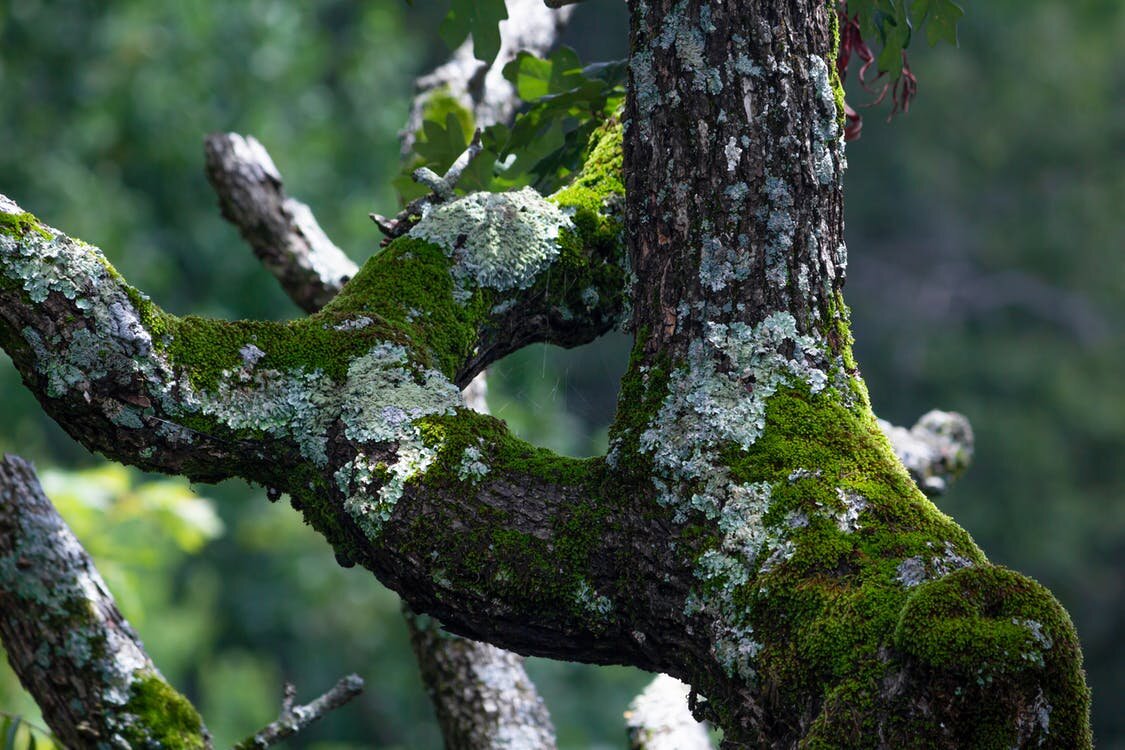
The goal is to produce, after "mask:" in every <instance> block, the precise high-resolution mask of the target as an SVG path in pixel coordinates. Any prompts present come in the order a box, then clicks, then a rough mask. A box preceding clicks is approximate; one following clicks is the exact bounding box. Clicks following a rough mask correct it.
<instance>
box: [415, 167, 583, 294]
mask: <svg viewBox="0 0 1125 750" xmlns="http://www.w3.org/2000/svg"><path fill="white" fill-rule="evenodd" d="M561 229H568V230H571V231H573V230H574V224H573V222H572V221H571V220H570V218H569V217H568V216H567V215H566V214H565V213H563V211H562V210H561V209H560V208H559V207H558V206H556V205H554V204H553V203H551V202H549V201H547V200H546V199H544V198H543V197H542V196H541V195H539V193H537V192H536V191H535V190H533V189H531V188H523V189H522V190H516V191H513V192H509V193H472V194H471V195H467V196H465V197H464V198H461V199H459V200H455V201H452V202H450V203H445V204H441V205H438V206H434V207H433V208H431V209H429V210H428V211H427V212H426V213H425V215H424V216H423V217H422V220H421V221H420V222H418V224H417V225H415V226H414V228H413V229H411V230H410V235H411V236H412V237H417V238H420V239H424V240H426V241H428V242H432V243H434V244H435V245H438V246H439V247H441V248H442V250H443V251H444V252H445V253H446V255H447V256H449V257H450V258H452V259H453V261H454V263H453V265H452V267H451V270H450V272H451V273H452V274H453V278H454V280H455V282H456V289H455V291H454V296H455V297H456V298H457V299H458V300H459V301H462V302H464V301H467V299H468V298H469V295H471V294H472V290H473V289H474V288H485V289H495V290H497V291H510V290H514V289H526V288H528V287H529V286H531V284H532V282H533V281H534V280H535V277H536V276H538V275H539V273H540V272H542V271H543V270H545V269H546V268H547V266H549V265H550V264H551V262H552V261H554V260H555V258H557V257H558V255H559V242H558V239H559V230H561Z"/></svg>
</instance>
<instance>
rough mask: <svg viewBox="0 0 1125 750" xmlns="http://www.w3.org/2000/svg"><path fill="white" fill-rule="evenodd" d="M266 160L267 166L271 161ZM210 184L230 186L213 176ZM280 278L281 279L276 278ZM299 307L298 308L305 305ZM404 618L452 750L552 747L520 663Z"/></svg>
mask: <svg viewBox="0 0 1125 750" xmlns="http://www.w3.org/2000/svg"><path fill="white" fill-rule="evenodd" d="M251 140H252V139H251ZM263 153H264V150H263ZM264 158H265V159H267V160H268V155H267V156H265V157H264ZM224 168H225V162H224V163H221V164H214V165H212V166H211V169H212V170H215V169H224ZM212 179H213V180H215V181H216V182H218V183H221V182H225V179H218V180H216V178H215V177H214V176H213V177H212ZM283 277H284V274H282V275H280V276H279V278H283ZM285 288H286V291H287V292H288V293H289V294H290V295H291V296H293V295H294V294H301V293H302V290H301V289H299V288H295V287H293V286H287V287H285ZM326 291H330V287H326ZM332 296H335V295H334V294H333V295H332ZM294 301H295V302H297V303H298V304H301V300H300V299H294ZM323 302H325V303H326V302H328V299H324V300H323ZM302 306H304V307H305V308H306V310H308V311H309V312H316V311H318V310H319V309H320V308H321V307H322V306H323V305H322V304H321V300H320V299H319V298H316V297H314V298H309V299H306V300H305V304H304V305H302ZM485 392H486V386H485V383H484V379H483V373H481V374H480V375H478V376H477V377H476V378H475V379H474V380H473V381H472V382H471V383H470V384H469V385H468V387H467V388H466V389H465V391H464V394H463V395H464V398H465V405H466V406H467V407H468V408H471V409H473V410H475V411H477V412H480V413H482V414H487V413H488V405H487V402H486V400H485ZM406 615H407V616H406V623H407V627H408V628H409V630H410V633H411V642H412V644H413V646H414V651H415V654H416V656H417V658H418V661H419V665H420V667H421V671H422V678H423V680H424V681H425V683H426V686H427V690H428V691H429V693H430V697H431V700H432V701H433V703H434V706H435V708H436V710H437V714H438V718H439V721H440V723H441V727H442V732H443V734H444V736H445V743H446V746H447V747H451V748H467V749H470V750H486V749H487V748H492V747H495V748H497V749H499V748H504V747H511V744H512V742H513V741H518V744H519V746H520V747H522V748H527V750H538V749H542V750H551V748H554V747H555V741H554V736H555V735H554V727H553V726H551V721H550V717H549V715H548V714H547V710H546V706H544V705H543V702H542V699H541V698H539V696H538V693H537V692H536V691H535V686H534V685H533V684H532V683H531V680H530V679H529V678H528V676H527V673H526V671H524V668H523V658H522V657H520V656H517V655H516V654H512V653H511V652H507V651H503V650H501V649H498V648H496V647H495V646H491V645H488V644H484V643H479V642H476V641H471V640H468V639H465V638H461V637H459V636H455V635H452V634H449V633H440V632H439V630H438V628H437V626H436V624H435V623H434V621H433V620H432V619H430V618H425V617H418V616H415V615H411V614H410V613H409V612H407V613H406ZM339 688H340V686H339V685H338V686H337V689H339ZM291 703H292V696H291V694H290V691H289V689H288V688H287V692H286V705H285V707H284V708H283V711H282V718H281V719H280V720H279V721H278V722H274V724H271V725H270V726H269V727H266V728H265V729H264V730H262V731H261V732H258V733H257V734H256V735H254V737H251V738H249V739H248V740H246V741H245V742H243V743H242V744H241V745H240V747H247V748H252V747H268V746H269V745H272V744H274V743H276V742H278V741H280V740H281V739H283V738H284V736H286V729H287V728H288V727H295V726H296V725H297V724H299V723H300V720H301V719H303V718H304V717H305V716H309V715H311V714H310V713H309V712H308V711H306V712H303V713H302V712H296V713H295V712H294V711H293V709H292V706H291Z"/></svg>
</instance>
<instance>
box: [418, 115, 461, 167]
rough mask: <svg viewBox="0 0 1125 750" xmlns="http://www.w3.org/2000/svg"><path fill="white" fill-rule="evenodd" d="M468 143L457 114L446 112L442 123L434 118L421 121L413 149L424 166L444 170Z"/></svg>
mask: <svg viewBox="0 0 1125 750" xmlns="http://www.w3.org/2000/svg"><path fill="white" fill-rule="evenodd" d="M468 145H469V139H468V138H466V137H465V131H464V130H462V129H461V122H460V120H459V119H458V118H457V115H456V114H455V113H453V112H448V113H446V115H445V123H444V124H441V123H438V122H436V121H434V120H425V121H424V122H423V123H422V135H421V137H420V138H419V139H418V140H417V142H416V143H415V146H414V151H415V153H417V154H418V155H419V156H421V157H422V159H423V160H424V162H425V165H426V166H428V167H430V168H432V169H434V170H435V171H439V172H444V171H445V170H446V169H448V168H449V166H450V165H451V164H453V162H454V160H456V159H457V157H458V156H460V155H461V154H462V152H464V150H465V148H466V147H467V146H468ZM415 166H418V165H415Z"/></svg>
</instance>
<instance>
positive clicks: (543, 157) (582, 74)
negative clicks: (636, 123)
mask: <svg viewBox="0 0 1125 750" xmlns="http://www.w3.org/2000/svg"><path fill="white" fill-rule="evenodd" d="M503 72H504V77H505V78H506V79H508V81H510V82H511V83H512V85H513V86H514V87H515V89H516V93H517V94H518V95H519V98H520V99H521V100H523V101H524V102H525V103H526V105H525V107H524V108H523V110H522V111H521V112H520V113H519V114H517V115H516V118H515V120H514V121H513V122H512V124H511V126H510V127H509V126H507V125H503V124H497V125H491V126H489V127H487V128H485V129H484V130H483V131H482V133H481V144H482V146H483V149H482V151H481V154H480V155H479V156H478V157H477V158H476V159H474V161H473V163H472V164H470V165H469V167H468V169H466V170H465V172H464V174H463V175H462V177H461V180H460V182H459V183H458V186H457V187H458V189H459V190H462V191H474V190H489V191H503V190H510V189H513V188H519V187H524V186H529V185H530V186H532V187H535V188H536V189H537V190H539V191H541V192H544V193H548V192H552V191H554V190H555V189H557V188H559V187H561V186H562V185H563V184H565V182H566V181H567V179H568V178H569V177H570V176H571V175H572V174H573V173H574V172H575V171H576V170H578V169H579V168H580V167H581V165H582V163H583V161H584V160H585V157H586V155H587V143H588V142H589V139H590V135H591V134H592V133H593V132H594V130H595V129H596V128H597V127H598V126H599V125H600V124H601V123H602V122H604V121H605V120H606V118H608V117H610V116H611V115H612V114H613V113H614V112H615V111H617V109H618V107H619V106H620V105H621V103H622V102H623V101H624V98H625V88H624V82H625V62H624V61H617V62H610V63H599V64H595V65H589V66H585V67H583V65H582V63H581V62H580V61H579V59H578V55H577V54H576V53H575V52H574V50H572V49H570V48H569V47H560V48H559V49H557V50H555V51H554V52H552V53H551V55H550V56H549V57H547V58H545V59H544V58H540V57H536V56H535V55H532V54H530V53H528V52H520V53H519V54H518V55H517V56H516V57H515V59H513V60H512V61H511V62H509V63H508V64H507V65H505V66H504V71H503ZM473 128H474V125H473V119H472V116H471V114H469V113H467V112H466V111H465V110H464V108H462V107H460V106H459V105H457V104H456V102H455V101H453V100H452V98H451V97H436V98H435V99H434V100H433V106H429V107H427V109H426V112H425V113H424V119H423V122H422V128H421V130H420V132H419V133H418V138H417V139H416V141H415V147H414V149H415V154H416V156H417V158H416V159H414V160H412V161H411V162H410V163H409V164H408V165H407V167H406V168H405V169H404V172H403V175H402V176H400V178H399V179H398V180H397V181H396V183H395V186H396V187H397V188H398V189H399V191H400V194H401V196H402V198H403V200H404V201H409V200H411V199H413V198H415V197H418V196H420V195H422V194H424V193H425V192H426V188H424V187H422V186H419V185H415V184H413V183H412V181H411V180H410V178H409V175H410V173H412V172H413V171H414V170H415V169H417V168H418V167H419V166H426V167H429V168H431V169H433V170H434V171H436V172H438V173H442V172H444V171H445V169H447V168H448V167H449V165H451V164H452V163H453V161H454V160H455V159H456V158H457V157H458V156H460V155H461V153H462V152H464V151H465V149H466V148H467V147H468V144H469V141H470V139H471V138H472V134H473Z"/></svg>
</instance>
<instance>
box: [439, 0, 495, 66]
mask: <svg viewBox="0 0 1125 750" xmlns="http://www.w3.org/2000/svg"><path fill="white" fill-rule="evenodd" d="M507 17H508V9H507V7H506V6H505V4H504V0H453V7H451V8H450V9H449V13H448V14H446V16H445V20H443V21H442V22H441V26H440V27H439V29H438V34H439V35H440V36H441V39H442V41H443V42H445V43H446V45H448V46H449V48H450V49H455V48H456V47H458V46H459V45H460V44H461V43H462V42H464V41H465V37H467V36H468V35H470V34H472V36H473V55H474V56H475V57H476V58H477V59H478V60H484V61H486V62H491V61H492V60H493V59H495V57H496V54H497V53H498V52H499V51H500V25H499V24H500V22H501V21H503V20H504V19H505V18H507Z"/></svg>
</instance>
